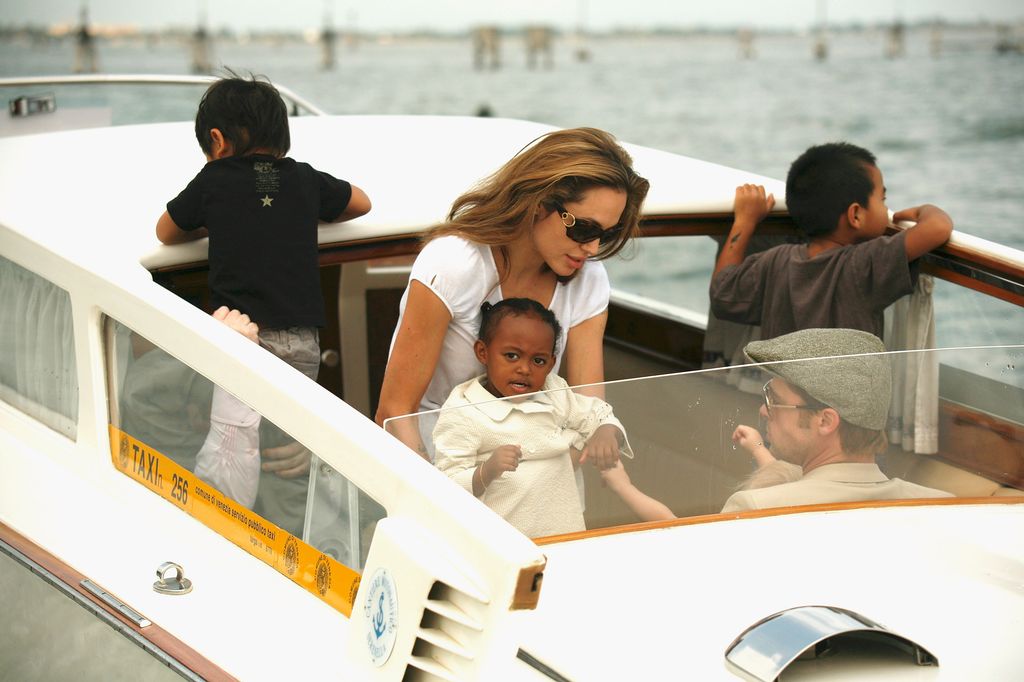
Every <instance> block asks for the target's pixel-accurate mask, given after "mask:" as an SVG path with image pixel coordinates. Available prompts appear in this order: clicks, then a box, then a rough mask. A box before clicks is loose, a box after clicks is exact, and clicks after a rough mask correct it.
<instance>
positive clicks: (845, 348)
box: [743, 329, 892, 431]
mask: <svg viewBox="0 0 1024 682" xmlns="http://www.w3.org/2000/svg"><path fill="white" fill-rule="evenodd" d="M743 352H744V353H746V354H747V357H748V358H750V359H751V360H752V361H754V362H770V363H778V364H772V365H769V366H767V367H765V369H766V370H768V371H769V372H771V373H772V374H776V375H778V376H779V377H781V378H782V379H784V380H785V381H787V382H788V383H790V384H793V385H794V386H799V387H800V388H802V389H803V390H804V391H806V392H807V394H808V395H810V396H811V397H812V398H814V399H815V400H817V401H819V402H822V403H824V404H826V405H828V406H829V407H832V408H834V409H835V411H836V412H838V413H839V416H840V417H841V418H842V419H844V420H845V421H848V422H850V423H851V424H855V425H857V426H862V427H864V428H866V429H873V430H876V431H877V430H881V429H884V428H885V423H886V419H887V418H888V415H889V401H890V399H891V397H892V370H891V368H890V365H889V356H887V355H862V354H863V353H883V352H885V345H884V344H883V343H882V341H881V340H880V339H879V338H878V337H877V336H875V335H874V334H869V333H868V332H865V331H860V330H857V329H803V330H801V331H798V332H793V333H791V334H783V335H782V336H778V337H776V338H774V339H766V340H764V341H751V342H750V343H748V344H747V345H746V347H745V348H744V349H743ZM842 355H854V356H857V357H834V356H842ZM804 358H829V359H827V360H815V361H813V362H793V361H794V360H799V359H804Z"/></svg>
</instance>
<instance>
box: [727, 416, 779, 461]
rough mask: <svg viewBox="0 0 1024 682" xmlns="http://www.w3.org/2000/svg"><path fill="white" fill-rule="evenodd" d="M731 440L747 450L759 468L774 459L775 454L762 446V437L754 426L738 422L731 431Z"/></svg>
mask: <svg viewBox="0 0 1024 682" xmlns="http://www.w3.org/2000/svg"><path fill="white" fill-rule="evenodd" d="M732 442H733V443H735V444H736V445H739V446H740V447H741V448H743V449H744V450H746V451H747V452H749V453H750V456H751V457H753V458H754V461H755V462H757V466H758V467H759V468H760V467H763V466H766V465H768V464H771V463H772V462H774V461H775V455H773V454H772V453H771V451H770V450H769V449H768V448H766V447H765V446H764V439H763V438H762V437H761V433H760V432H759V431H758V430H757V429H755V428H751V427H749V426H744V425H743V424H740V425H739V426H737V427H736V430H735V431H733V432H732Z"/></svg>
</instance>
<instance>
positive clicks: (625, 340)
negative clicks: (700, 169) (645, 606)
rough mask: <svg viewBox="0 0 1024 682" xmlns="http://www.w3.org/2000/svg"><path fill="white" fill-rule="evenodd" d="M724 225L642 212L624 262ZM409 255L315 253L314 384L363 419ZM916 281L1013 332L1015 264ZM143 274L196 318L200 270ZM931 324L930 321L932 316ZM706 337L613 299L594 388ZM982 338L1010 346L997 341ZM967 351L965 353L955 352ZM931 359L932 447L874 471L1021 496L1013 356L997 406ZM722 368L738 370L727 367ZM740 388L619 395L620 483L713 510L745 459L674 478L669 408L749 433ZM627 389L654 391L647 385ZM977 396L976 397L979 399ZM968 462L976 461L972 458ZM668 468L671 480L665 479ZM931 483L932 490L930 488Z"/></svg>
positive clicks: (399, 241)
mask: <svg viewBox="0 0 1024 682" xmlns="http://www.w3.org/2000/svg"><path fill="white" fill-rule="evenodd" d="M731 219H732V218H731V215H730V214H726V213H720V214H706V215H675V216H673V215H657V216H648V217H647V218H645V220H644V221H643V223H642V227H643V234H644V237H643V239H642V240H641V243H640V246H639V251H640V253H639V254H638V255H635V257H637V258H643V257H644V255H645V248H646V249H647V251H648V252H649V251H654V250H656V249H658V248H660V247H658V246H650V247H648V246H647V245H653V244H656V243H657V240H665V241H670V240H674V241H676V242H677V244H678V242H680V241H683V242H690V243H694V244H695V246H694V247H689V246H682V247H680V246H677V247H676V248H682V249H689V248H701V247H703V248H705V249H706V248H708V245H711V246H712V248H713V246H714V244H715V243H716V241H715V240H716V239H717V240H721V239H723V238H724V236H725V234H727V232H728V229H729V226H730V224H731ZM762 229H763V230H764V232H765V233H767V234H770V235H778V236H780V237H783V238H796V236H797V231H796V228H795V226H794V225H793V224H792V221H791V220H790V219H789V218H788V216H786V215H774V216H772V217H770V218H769V221H768V224H767V225H766V226H764V228H762ZM701 242H703V244H700V243H701ZM420 246H421V239H420V236H419V235H410V236H406V237H400V238H393V239H387V240H379V241H376V242H368V243H355V244H351V243H349V244H328V245H323V246H322V249H321V256H320V263H321V285H322V289H323V293H324V298H325V300H326V301H328V304H327V306H328V309H329V314H328V326H327V327H326V328H325V329H323V330H322V332H321V344H322V349H323V356H322V366H321V372H320V379H319V383H320V384H321V385H322V386H324V388H326V389H328V390H329V391H331V392H332V393H334V394H335V395H337V396H338V397H340V398H342V399H343V400H345V401H346V402H347V403H348V404H349V405H352V406H353V407H355V408H357V409H358V410H359V411H360V412H362V413H363V414H365V415H366V416H368V417H369V418H371V419H372V418H373V415H374V413H375V411H376V408H377V400H378V397H379V394H380V386H381V382H382V380H383V376H384V368H385V366H386V363H387V355H388V348H389V346H390V342H391V338H392V334H393V332H394V328H395V324H396V323H397V320H398V305H399V300H400V298H401V296H402V292H403V290H404V288H405V286H406V284H407V281H408V273H409V267H410V265H411V263H412V260H413V259H414V257H415V254H416V253H417V251H418V249H419V248H420ZM921 271H922V273H925V274H928V275H931V276H932V277H934V278H935V279H936V280H938V281H939V283H938V286H948V287H955V288H956V289H957V290H958V292H959V293H960V294H961V295H962V296H964V298H965V299H966V300H967V301H969V302H970V303H968V307H969V306H970V305H975V306H981V307H982V308H984V312H983V313H979V314H986V315H989V314H993V313H992V307H993V306H994V308H995V310H996V313H995V314H998V315H1003V316H1006V317H1009V318H1011V319H1016V320H1021V326H1020V327H1019V328H1024V268H1022V267H1021V264H1020V263H1013V262H1012V261H1010V260H1008V259H1005V258H1000V257H998V255H993V254H991V253H986V251H985V250H984V249H983V248H982V249H977V248H973V247H972V244H971V242H969V241H968V243H967V244H966V245H958V244H949V245H946V246H944V247H942V248H940V249H939V250H938V251H936V252H934V253H932V254H929V255H927V256H925V257H924V259H923V263H922V268H921ZM708 275H709V276H710V260H709V267H708ZM153 277H154V279H155V281H157V282H159V283H160V284H161V285H163V286H165V287H167V288H168V289H169V290H170V291H173V292H174V293H176V294H177V295H179V296H181V297H183V298H185V299H187V300H189V301H190V302H192V303H193V304H195V305H196V306H198V307H200V308H203V309H208V308H209V304H208V300H209V292H208V289H207V288H206V266H205V264H203V263H195V264H191V265H185V266H176V267H168V268H160V269H156V270H154V272H153ZM965 314H966V313H965ZM936 323H937V324H938V325H942V324H943V320H937V321H936ZM706 327H707V322H706V316H702V315H700V314H694V313H693V312H692V311H689V310H685V309H682V308H680V307H678V306H671V305H668V304H665V303H661V302H658V301H655V300H652V299H651V298H650V297H646V296H638V295H633V294H630V293H628V292H621V291H614V292H613V298H612V303H611V306H610V308H609V317H608V326H607V330H606V333H605V344H604V353H605V373H606V378H607V380H608V381H609V382H619V381H621V380H629V379H637V378H640V377H653V376H661V375H671V374H675V373H679V372H688V371H690V370H695V369H700V368H701V367H702V363H703V361H704V358H705V343H704V337H705V331H706ZM990 342H991V343H1011V344H1012V343H1015V341H1014V340H1012V339H1005V338H1004V339H1001V340H999V341H995V340H993V341H990ZM967 354H969V353H968V352H967V351H964V352H962V353H960V355H967ZM936 355H937V356H938V358H939V360H938V363H937V364H938V369H939V373H940V398H939V417H938V419H939V422H938V426H937V429H938V438H937V445H936V446H935V447H933V448H932V449H931V450H930V451H929V452H928V453H927V454H916V453H915V452H914V448H913V447H910V448H909V449H904V448H903V447H902V446H901V445H900V444H899V443H892V444H891V445H890V450H889V455H888V457H887V458H886V469H887V472H888V473H890V475H892V476H898V477H901V478H904V479H905V480H911V481H914V482H918V483H921V484H922V485H927V486H937V487H939V488H941V489H944V490H948V491H949V492H952V493H954V494H956V495H958V496H961V497H988V496H997V497H998V496H1015V495H1021V494H1024V493H1022V492H1021V490H1022V489H1024V460H1022V459H1021V457H1020V454H1021V451H1022V448H1024V420H1022V419H1021V417H1024V415H1021V414H1018V413H1016V412H1015V408H1013V407H1010V406H1014V405H1019V404H1020V398H1021V395H1022V393H1021V391H1022V390H1024V383H1022V380H1021V378H1020V372H1019V370H1017V369H1016V367H1017V365H1015V364H1014V360H1013V357H1010V358H1009V359H1008V360H1007V361H1006V362H1005V363H1003V364H1002V365H999V366H1000V367H1001V368H1002V369H1003V376H1002V377H996V379H999V378H1002V379H1004V380H1006V381H1007V383H1006V384H1005V385H1006V386H1007V387H1014V388H1015V391H1014V392H1013V394H1012V395H1011V396H1007V397H1005V398H1003V399H1002V400H1001V401H1000V400H993V399H992V398H991V396H992V395H993V394H992V393H991V391H993V390H996V388H997V387H999V388H1002V386H1003V384H1001V383H1000V382H998V381H997V380H995V379H986V378H984V377H981V376H977V375H975V374H973V373H972V372H971V371H970V370H969V369H963V368H960V367H958V366H957V364H958V363H956V362H955V360H954V361H953V362H952V363H949V364H946V363H944V362H942V360H941V359H944V358H947V357H949V358H952V356H953V355H954V353H952V352H944V353H943V352H940V353H937V354H936ZM1017 355H1019V352H1018V353H1017ZM994 361H995V360H994V359H993V358H989V359H988V360H986V361H985V362H987V363H988V364H989V365H991V363H992V362H994ZM732 371H733V373H734V374H737V373H738V370H736V369H733V370H732ZM988 382H991V385H989V383H988ZM750 383H751V382H750V381H744V380H741V379H739V378H736V379H731V380H726V381H723V376H719V375H716V374H714V373H708V374H705V375H701V374H697V375H695V376H690V377H689V378H688V379H687V380H686V382H684V381H682V380H676V381H673V382H669V384H668V385H669V386H670V387H671V388H670V390H668V393H667V394H666V395H660V396H659V395H657V393H656V392H655V393H645V392H644V391H641V390H636V389H632V390H624V389H621V388H620V389H619V393H620V394H621V395H622V397H621V398H620V399H619V400H617V401H616V402H615V404H614V406H615V408H616V410H617V411H624V412H626V413H629V412H632V411H636V412H637V414H636V415H635V417H634V418H633V419H624V421H625V423H626V424H627V425H628V424H629V423H638V424H643V430H644V432H645V434H646V436H647V437H648V438H649V439H650V440H651V442H652V443H658V444H659V447H655V448H653V449H651V450H650V451H647V452H645V456H644V457H643V458H638V461H637V462H636V463H628V464H627V466H628V467H629V466H635V468H636V470H637V473H636V474H634V476H636V475H639V476H640V481H641V482H644V483H646V484H647V487H648V488H649V489H651V490H654V491H655V492H659V493H660V495H661V498H662V499H676V500H679V503H678V506H677V507H675V509H674V510H675V511H676V512H677V514H678V515H680V516H694V515H699V514H708V513H715V512H717V511H718V508H720V506H721V501H722V500H724V499H725V497H727V496H728V492H729V491H730V490H733V489H735V487H736V486H738V485H740V484H741V482H742V480H743V478H744V477H745V476H746V475H747V474H749V462H748V461H744V460H743V458H741V457H734V458H732V461H731V462H725V463H724V464H722V466H724V469H723V471H722V472H721V475H719V476H715V477H714V480H715V486H716V487H717V489H716V490H715V492H714V493H713V494H712V492H710V491H709V490H708V486H707V480H708V478H707V477H706V476H704V475H702V476H689V475H686V474H684V473H683V470H682V469H681V468H680V464H679V462H680V457H684V458H685V452H684V451H682V450H681V449H680V448H679V447H678V446H677V444H678V442H679V439H680V433H679V431H680V419H681V415H682V414H683V413H685V412H686V411H687V409H686V407H685V406H681V405H680V400H685V399H686V398H687V396H690V397H691V400H690V402H691V403H692V400H693V398H692V397H693V396H700V395H702V394H704V395H707V394H709V392H710V402H712V403H727V404H728V403H735V404H736V405H738V406H742V407H741V409H743V410H744V412H743V414H745V415H747V416H748V419H749V421H748V423H757V409H758V406H759V405H760V402H761V396H760V390H759V389H760V384H757V389H758V390H757V391H752V390H749V389H748V390H742V389H741V388H737V386H738V385H742V384H750ZM621 385H622V386H627V385H628V384H627V383H623V384H621ZM641 385H643V386H644V387H645V389H647V390H652V391H653V390H655V389H653V386H654V385H655V382H642V383H641ZM683 386H685V387H686V388H685V389H684V388H683ZM609 393H612V391H611V389H609ZM996 393H998V390H996ZM672 395H674V396H675V397H674V398H673V397H671V396H672ZM985 395H989V396H990V397H989V398H988V399H985V398H982V396H985ZM697 423H699V422H697ZM737 423H738V422H737ZM684 430H685V429H684ZM726 435H728V434H726ZM720 436H721V434H719V433H717V432H716V433H715V434H713V437H712V439H711V440H712V442H703V443H700V442H697V443H695V445H694V447H693V450H692V451H696V452H700V453H706V452H717V451H720V450H721V449H722V448H723V447H731V446H730V445H728V444H727V443H726V444H723V443H722V442H720V440H716V439H718V438H719V437H720ZM727 440H728V438H726V441H727ZM686 450H689V448H686ZM656 452H657V453H660V454H657V455H656V454H655V453H656ZM979 452H980V453H984V456H983V457H981V456H979V454H978V453H979ZM702 456H703V455H702ZM641 460H642V461H643V464H641V463H640V461H641ZM720 464H721V463H720ZM584 471H585V472H586V476H587V478H588V480H589V483H590V485H588V487H587V491H588V492H587V500H586V509H587V527H588V528H606V527H608V526H613V525H619V524H624V523H630V522H635V518H633V519H631V518H630V514H629V512H628V511H627V510H625V508H624V507H623V506H622V505H621V503H620V501H619V500H617V499H616V498H615V496H614V495H612V494H611V493H610V492H609V491H608V490H607V488H606V487H605V486H601V485H600V480H599V479H598V478H597V474H596V473H595V472H593V471H590V470H589V468H585V469H584ZM668 472H674V473H671V474H669V475H666V474H668ZM590 479H593V480H590ZM687 480H688V481H691V482H692V484H693V487H692V488H687V487H686V486H685V485H682V486H681V485H680V482H681V481H687ZM697 481H699V483H697ZM939 483H941V485H937V484H939ZM655 496H658V495H655ZM697 500H704V502H703V503H701V502H696V501H697Z"/></svg>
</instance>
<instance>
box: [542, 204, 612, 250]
mask: <svg viewBox="0 0 1024 682" xmlns="http://www.w3.org/2000/svg"><path fill="white" fill-rule="evenodd" d="M555 210H556V211H558V215H559V217H560V218H561V219H562V224H563V225H565V236H566V237H568V238H569V239H571V240H573V241H574V242H576V243H577V244H589V243H590V242H592V241H594V240H595V239H597V240H599V241H600V244H601V245H602V246H604V245H605V244H607V243H609V242H611V241H613V240H614V239H615V238H616V237H618V236H619V235H620V234H621V233H622V231H623V230H624V229H625V227H623V226H622V225H616V226H615V227H609V228H608V229H607V230H606V229H605V228H603V227H601V226H600V225H599V224H597V223H595V222H594V221H593V220H587V219H586V218H577V217H576V216H574V215H573V214H572V213H569V212H568V211H566V210H565V207H564V206H562V205H561V204H555Z"/></svg>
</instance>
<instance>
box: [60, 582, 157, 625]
mask: <svg viewBox="0 0 1024 682" xmlns="http://www.w3.org/2000/svg"><path fill="white" fill-rule="evenodd" d="M78 584H79V585H81V586H82V589H84V590H87V591H88V592H89V593H90V594H92V595H94V596H95V597H96V598H97V599H99V600H101V601H102V602H103V603H104V604H106V605H107V606H109V607H110V608H112V609H114V610H115V611H117V612H118V613H120V614H121V615H122V616H124V617H125V618H127V619H128V620H130V621H132V622H133V623H135V624H136V625H137V626H139V627H140V628H147V627H149V626H150V625H152V624H153V621H151V620H150V619H149V618H146V617H145V616H143V615H142V614H141V613H139V612H138V611H136V610H135V609H133V608H132V607H130V606H128V605H127V604H125V603H124V602H123V601H121V600H120V599H118V598H117V597H115V596H114V595H112V594H110V593H109V592H107V591H106V590H105V589H103V588H102V587H100V586H99V585H97V584H96V583H94V582H93V581H91V580H89V579H88V578H86V579H85V580H83V581H82V582H80V583H78Z"/></svg>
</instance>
